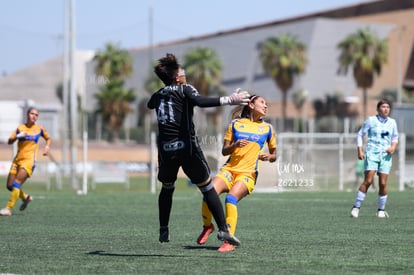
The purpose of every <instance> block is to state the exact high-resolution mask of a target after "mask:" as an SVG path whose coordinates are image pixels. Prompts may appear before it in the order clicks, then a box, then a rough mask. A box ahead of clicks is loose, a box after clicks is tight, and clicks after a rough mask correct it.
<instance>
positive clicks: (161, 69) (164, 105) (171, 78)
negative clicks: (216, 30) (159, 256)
mask: <svg viewBox="0 0 414 275" xmlns="http://www.w3.org/2000/svg"><path fill="white" fill-rule="evenodd" d="M154 72H155V74H156V75H157V76H158V77H159V78H160V79H161V80H162V82H163V83H164V84H165V87H163V88H161V89H160V90H158V91H157V92H156V93H155V94H153V95H152V96H151V98H150V100H149V101H148V104H147V106H148V108H150V109H155V112H156V114H157V120H158V137H157V146H158V180H159V181H160V182H161V183H162V188H161V191H160V194H159V197H158V208H159V223H160V232H159V233H160V235H159V241H160V242H162V243H164V242H169V240H170V235H169V230H168V224H169V219H170V213H171V207H172V197H173V193H174V190H175V181H176V179H177V174H178V170H179V168H180V167H181V168H182V169H183V171H184V173H185V174H186V175H187V176H188V177H189V178H190V180H191V182H192V183H194V184H196V185H197V187H198V188H199V189H200V191H201V193H203V196H204V198H205V200H206V202H207V205H208V207H209V209H210V210H211V212H212V214H213V217H214V220H215V221H216V223H217V227H218V234H217V238H218V239H219V240H221V241H227V242H229V243H231V244H233V245H236V246H237V245H240V241H239V240H238V239H237V238H236V237H235V236H233V235H232V234H231V233H230V232H229V230H228V229H227V225H226V218H225V215H224V210H223V206H222V204H221V201H220V198H219V196H218V195H217V192H216V190H215V189H214V186H213V185H212V183H211V178H210V168H209V167H208V164H207V161H206V159H205V157H204V154H203V152H202V150H201V148H200V145H199V144H198V141H197V136H196V134H195V129H194V123H193V113H194V107H195V106H198V107H214V106H221V105H246V104H248V102H249V93H248V92H246V91H241V90H240V89H237V90H236V91H235V92H234V93H233V94H231V95H230V96H224V97H204V96H200V94H199V92H198V91H197V89H196V88H194V87H193V86H192V85H190V84H187V83H186V76H185V71H184V69H183V68H182V67H181V66H180V64H179V63H178V61H177V59H176V57H175V56H174V55H173V54H170V53H167V54H166V56H165V57H162V58H160V59H159V60H158V63H157V64H156V65H155V67H154Z"/></svg>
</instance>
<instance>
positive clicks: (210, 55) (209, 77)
mask: <svg viewBox="0 0 414 275" xmlns="http://www.w3.org/2000/svg"><path fill="white" fill-rule="evenodd" d="M183 67H184V68H185V71H186V74H187V80H189V82H190V83H191V84H192V85H194V87H196V88H197V90H198V91H199V92H200V94H201V95H203V96H206V95H209V94H210V93H212V92H214V91H212V90H211V86H212V85H217V84H218V83H220V81H221V72H222V67H223V65H222V62H221V59H220V58H219V57H218V56H217V53H216V52H215V51H214V50H213V49H210V48H207V47H197V48H193V49H189V50H188V51H187V52H186V53H185V54H184V62H183Z"/></svg>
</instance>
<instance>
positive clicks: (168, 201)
mask: <svg viewBox="0 0 414 275" xmlns="http://www.w3.org/2000/svg"><path fill="white" fill-rule="evenodd" d="M174 190H175V186H174V185H172V186H171V187H164V186H163V187H162V188H161V192H160V195H159V196H158V211H159V216H158V218H159V222H160V227H168V223H169V221H170V214H171V208H172V200H173V193H174Z"/></svg>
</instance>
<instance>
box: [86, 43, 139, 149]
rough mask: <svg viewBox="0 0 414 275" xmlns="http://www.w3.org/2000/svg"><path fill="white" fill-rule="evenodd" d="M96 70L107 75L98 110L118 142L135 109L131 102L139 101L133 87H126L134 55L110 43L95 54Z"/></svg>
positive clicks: (97, 96)
mask: <svg viewBox="0 0 414 275" xmlns="http://www.w3.org/2000/svg"><path fill="white" fill-rule="evenodd" d="M94 60H95V61H96V63H97V65H96V67H95V72H96V74H97V75H99V76H102V77H104V78H105V83H104V84H103V85H101V86H100V88H99V92H98V93H96V94H95V98H96V99H97V100H98V108H97V110H96V112H97V113H100V114H101V115H102V121H103V123H104V126H105V127H106V128H107V129H108V130H109V131H110V132H111V134H112V135H111V137H112V140H115V141H117V140H118V137H119V132H120V130H121V128H122V126H123V124H124V120H125V118H126V116H127V114H128V113H129V112H131V108H130V105H129V104H130V103H131V102H133V101H134V100H135V94H134V91H133V89H125V88H124V84H125V79H126V78H127V77H128V76H130V75H131V74H132V58H131V56H130V55H129V53H128V52H127V51H126V50H122V49H121V48H120V47H119V46H115V45H113V44H112V43H108V44H106V46H105V49H104V50H103V51H98V52H97V53H96V55H95V56H94Z"/></svg>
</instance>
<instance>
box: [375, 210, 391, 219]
mask: <svg viewBox="0 0 414 275" xmlns="http://www.w3.org/2000/svg"><path fill="white" fill-rule="evenodd" d="M377 217H378V218H389V217H390V216H389V215H388V213H387V212H385V211H384V210H378V212H377Z"/></svg>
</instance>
